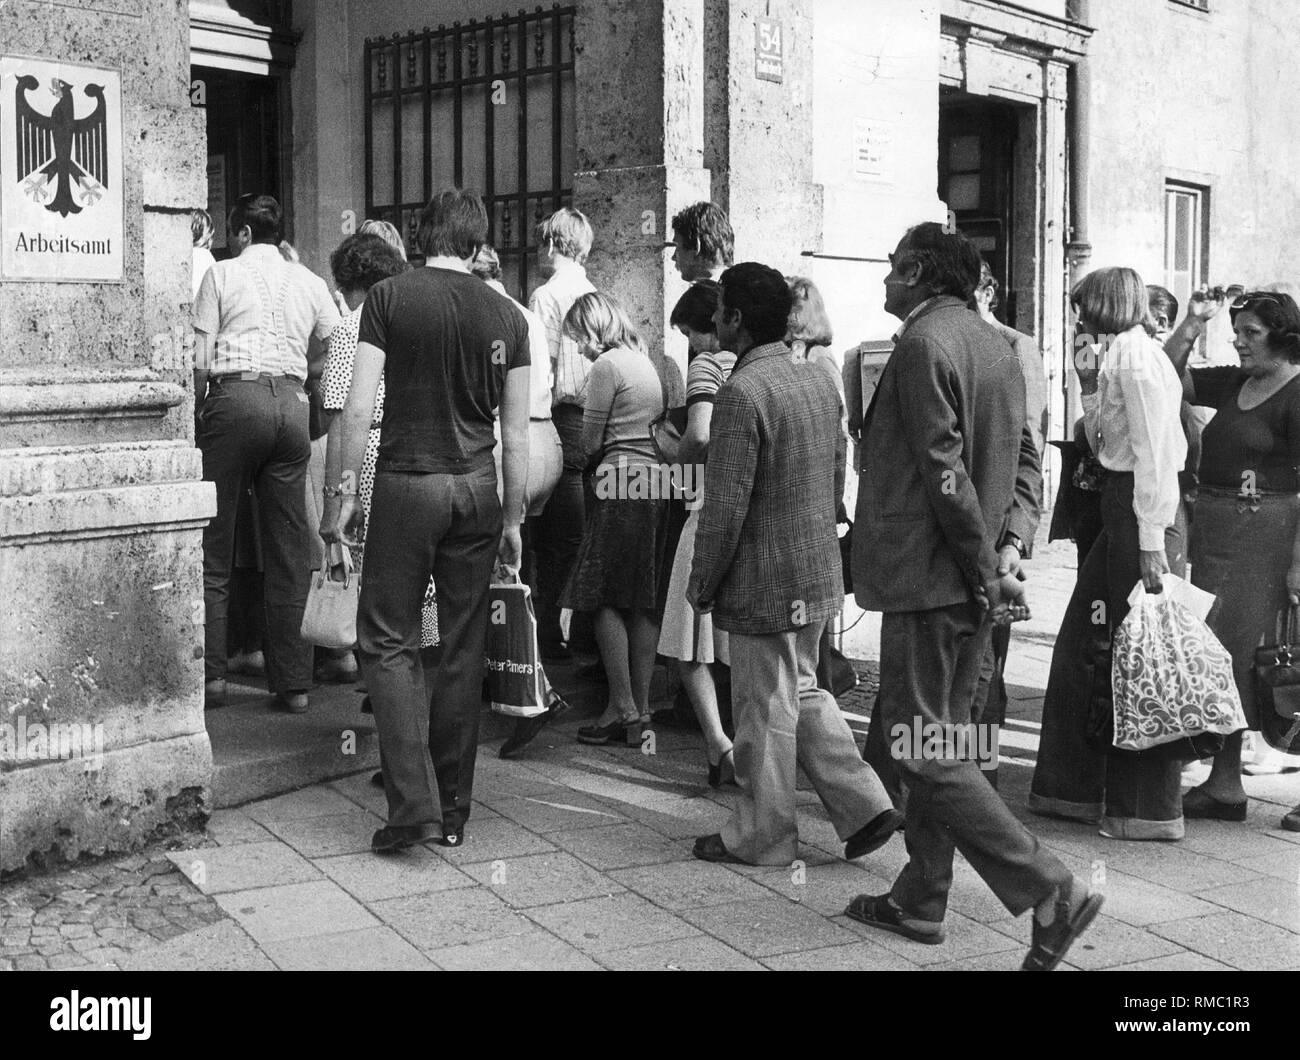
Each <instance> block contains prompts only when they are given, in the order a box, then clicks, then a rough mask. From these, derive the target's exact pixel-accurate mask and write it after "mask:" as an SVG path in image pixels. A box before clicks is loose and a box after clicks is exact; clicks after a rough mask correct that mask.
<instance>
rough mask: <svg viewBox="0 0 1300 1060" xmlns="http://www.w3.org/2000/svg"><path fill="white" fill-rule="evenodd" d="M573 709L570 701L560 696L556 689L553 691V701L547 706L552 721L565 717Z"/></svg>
mask: <svg viewBox="0 0 1300 1060" xmlns="http://www.w3.org/2000/svg"><path fill="white" fill-rule="evenodd" d="M572 709H573V708H572V707H571V706H569V702H568V700H566V699H565V698H564V697H563V696H561V695H560V693H558V692H557V691H555V689H553V688H552V689H551V701H550V702H549V703H547V704H546V712H547V714H549V715H550V717H551V720H552V721H554V720H555V719H556V718H559V717H563V716H564V715H565V714H567V713H569V711H570V710H572Z"/></svg>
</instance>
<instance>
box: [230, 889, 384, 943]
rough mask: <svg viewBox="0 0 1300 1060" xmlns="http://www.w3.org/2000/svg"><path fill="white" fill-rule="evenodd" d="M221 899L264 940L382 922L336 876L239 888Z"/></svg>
mask: <svg viewBox="0 0 1300 1060" xmlns="http://www.w3.org/2000/svg"><path fill="white" fill-rule="evenodd" d="M217 903H218V904H219V905H220V906H221V908H222V909H224V910H225V911H226V912H227V913H228V914H229V915H230V916H232V917H234V918H235V920H237V921H238V922H239V924H240V926H241V927H243V928H244V930H245V931H247V932H248V933H249V934H250V935H252V936H253V938H254V939H255V940H256V941H257V942H258V943H261V944H265V943H268V942H279V941H281V940H282V939H294V938H307V937H309V936H312V935H332V934H338V933H339V932H341V931H350V930H353V929H359V928H367V927H377V926H378V924H379V921H378V920H376V919H375V917H374V916H372V915H371V914H370V913H369V912H367V911H366V908H365V906H363V905H362V904H361V903H360V902H358V901H357V900H356V899H355V898H353V897H352V896H351V895H350V894H348V893H347V892H346V891H345V890H343V888H341V887H340V886H339V885H338V884H337V883H335V882H334V881H333V880H317V881H315V882H313V883H294V884H289V885H287V886H283V887H261V888H258V889H256V890H250V891H235V892H233V893H231V894H221V895H218V896H217Z"/></svg>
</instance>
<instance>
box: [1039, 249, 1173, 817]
mask: <svg viewBox="0 0 1300 1060" xmlns="http://www.w3.org/2000/svg"><path fill="white" fill-rule="evenodd" d="M1070 299H1071V302H1072V303H1073V305H1074V307H1075V309H1076V310H1077V311H1078V314H1079V323H1078V336H1077V340H1076V343H1075V349H1076V350H1077V351H1078V353H1077V354H1076V364H1075V368H1076V371H1077V372H1078V375H1079V383H1080V387H1081V390H1082V393H1083V408H1084V421H1085V427H1086V431H1087V436H1088V442H1089V445H1090V447H1091V448H1092V450H1093V452H1095V453H1096V454H1097V458H1098V460H1099V461H1100V462H1101V464H1102V466H1103V467H1104V468H1105V469H1106V476H1105V479H1104V481H1103V484H1102V489H1101V517H1102V523H1103V529H1102V531H1101V534H1100V535H1099V536H1098V538H1097V540H1096V543H1095V544H1094V545H1093V546H1092V549H1091V550H1090V551H1089V553H1088V557H1087V559H1086V560H1085V561H1084V563H1083V566H1082V569H1081V570H1080V571H1079V578H1078V581H1077V583H1076V584H1075V588H1074V594H1073V596H1071V598H1070V603H1069V606H1068V607H1067V608H1066V613H1065V617H1064V619H1063V621H1062V623H1061V630H1060V633H1059V634H1058V636H1057V638H1056V645H1055V647H1054V649H1053V651H1052V668H1051V673H1050V675H1049V677H1048V682H1047V693H1046V695H1045V696H1044V699H1043V728H1042V735H1041V737H1040V742H1039V748H1038V762H1037V765H1036V766H1035V769H1034V778H1033V784H1032V788H1031V790H1030V795H1029V809H1030V811H1031V812H1033V813H1038V814H1045V815H1048V816H1058V817H1067V818H1072V819H1076V820H1083V821H1098V820H1099V821H1100V824H1101V834H1102V835H1104V836H1106V837H1108V838H1111V839H1157V840H1160V839H1163V840H1174V839H1181V838H1182V837H1183V832H1184V826H1183V813H1182V803H1181V799H1180V786H1179V778H1180V774H1181V765H1180V763H1179V761H1178V760H1177V759H1175V758H1171V757H1169V756H1168V755H1167V753H1165V752H1163V751H1162V750H1161V749H1160V748H1155V749H1153V750H1148V751H1141V752H1136V753H1135V752H1130V751H1122V750H1119V749H1117V748H1115V747H1112V746H1109V743H1110V741H1109V739H1108V738H1107V739H1104V740H1103V739H1101V738H1099V737H1098V734H1097V732H1096V722H1097V720H1098V718H1097V709H1098V704H1099V703H1105V702H1106V701H1107V699H1108V698H1109V696H1108V693H1109V689H1110V682H1111V650H1112V642H1113V637H1114V634H1115V631H1116V630H1117V629H1118V628H1119V626H1120V624H1121V623H1122V622H1123V620H1124V618H1125V616H1126V615H1127V614H1128V610H1129V607H1128V596H1129V593H1130V592H1131V591H1132V589H1133V587H1134V585H1135V583H1137V582H1138V581H1139V580H1140V581H1141V582H1142V583H1143V585H1144V586H1145V588H1146V591H1147V592H1159V591H1161V577H1162V575H1163V574H1164V573H1165V572H1166V571H1170V570H1172V572H1173V573H1174V574H1177V575H1180V576H1181V575H1182V574H1183V571H1184V568H1185V557H1184V546H1183V542H1184V533H1185V531H1184V527H1185V525H1186V524H1185V520H1184V517H1183V511H1182V497H1181V494H1180V490H1179V484H1178V472H1179V470H1180V469H1181V468H1182V467H1183V464H1184V462H1185V460H1186V457H1187V440H1186V438H1184V436H1183V428H1182V422H1181V420H1180V417H1179V404H1180V401H1181V397H1182V384H1181V383H1180V381H1179V379H1178V374H1177V373H1176V372H1175V370H1174V367H1173V365H1171V364H1170V362H1169V359H1168V358H1167V357H1166V356H1165V352H1164V350H1163V349H1162V348H1161V347H1160V344H1159V343H1157V342H1156V341H1155V340H1154V339H1152V338H1150V336H1148V334H1147V333H1146V331H1145V330H1144V328H1143V326H1142V325H1143V322H1144V321H1145V320H1146V319H1147V317H1148V307H1147V292H1146V287H1145V285H1144V284H1143V283H1142V280H1141V278H1140V277H1139V276H1138V274H1137V273H1136V272H1134V271H1133V270H1132V269H1115V268H1110V269H1098V270H1097V271H1096V272H1093V273H1091V274H1089V275H1088V276H1085V277H1084V278H1083V279H1082V280H1081V281H1080V282H1079V283H1078V284H1077V285H1076V287H1075V289H1074V290H1073V291H1072V292H1071V295H1070ZM1085 344H1086V345H1085ZM1153 751H1154V752H1155V753H1153Z"/></svg>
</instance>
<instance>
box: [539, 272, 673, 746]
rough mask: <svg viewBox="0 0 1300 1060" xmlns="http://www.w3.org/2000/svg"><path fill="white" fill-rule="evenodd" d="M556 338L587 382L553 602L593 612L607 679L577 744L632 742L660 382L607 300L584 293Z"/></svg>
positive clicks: (654, 505)
mask: <svg viewBox="0 0 1300 1060" xmlns="http://www.w3.org/2000/svg"><path fill="white" fill-rule="evenodd" d="M564 329H565V333H566V334H567V335H569V337H570V338H572V339H573V340H574V341H575V342H577V343H578V345H579V346H580V347H581V348H582V350H583V351H584V353H585V354H586V356H587V357H589V358H591V360H593V361H594V362H595V363H594V364H593V365H592V369H591V376H590V377H589V379H588V381H587V396H586V400H585V404H584V412H583V424H582V444H583V450H584V452H585V454H586V457H587V462H588V466H589V467H590V466H591V464H592V463H593V462H594V461H596V460H597V459H598V460H599V465H598V466H597V467H596V469H595V472H594V474H593V476H592V490H591V491H590V494H589V496H591V497H592V498H593V500H594V503H593V504H592V506H591V507H590V508H589V509H588V514H587V523H586V526H585V527H584V529H583V535H582V545H581V546H580V547H579V549H578V555H577V558H576V559H575V560H574V564H573V573H572V574H571V575H570V576H569V583H568V585H566V586H565V588H564V592H563V593H562V594H561V596H560V606H561V607H568V608H572V609H573V610H574V611H591V612H594V613H595V626H596V644H597V646H598V647H599V649H600V656H601V662H602V663H603V664H604V666H605V673H606V674H607V675H608V677H609V703H608V705H607V706H606V708H605V712H604V713H603V714H602V715H601V716H600V718H599V719H598V720H597V722H596V724H595V725H588V726H585V727H583V728H581V729H579V730H578V739H579V740H580V741H582V742H583V743H591V744H605V743H618V742H625V743H626V744H627V745H628V746H632V747H635V746H639V745H640V743H641V735H642V731H643V729H644V727H645V726H647V725H649V723H650V678H651V675H652V673H653V671H654V661H655V647H656V645H657V644H658V641H659V615H658V611H657V607H658V600H659V593H658V588H659V582H660V567H661V565H662V559H663V554H664V533H665V521H666V516H667V499H666V498H667V497H668V495H669V493H670V492H671V490H670V488H665V486H666V484H667V483H668V477H667V475H666V474H664V473H663V470H664V469H661V468H660V464H659V458H658V456H657V454H656V452H655V447H654V443H653V442H652V441H651V437H650V423H651V421H652V420H654V419H655V418H656V417H657V416H659V414H660V413H661V412H663V409H664V391H665V386H664V383H663V382H662V379H661V376H660V374H659V372H658V371H657V370H656V367H655V364H654V363H653V362H652V361H651V359H650V355H649V352H648V351H647V350H646V347H645V344H644V343H643V342H642V340H641V338H640V336H639V335H637V333H636V332H635V330H633V328H632V325H631V323H630V322H629V321H628V318H627V314H626V313H625V312H624V311H623V309H622V307H621V306H619V304H618V303H617V302H615V301H614V300H613V299H612V298H609V297H608V296H606V295H602V294H599V293H592V294H585V295H583V296H582V297H580V298H579V299H578V300H577V301H576V302H574V303H573V307H572V308H571V309H570V310H569V314H568V316H567V317H565V320H564Z"/></svg>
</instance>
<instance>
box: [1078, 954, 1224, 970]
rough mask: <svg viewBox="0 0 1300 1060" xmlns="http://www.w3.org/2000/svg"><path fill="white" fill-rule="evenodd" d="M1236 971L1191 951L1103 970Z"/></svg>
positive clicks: (1150, 958)
mask: <svg viewBox="0 0 1300 1060" xmlns="http://www.w3.org/2000/svg"><path fill="white" fill-rule="evenodd" d="M1233 970H1234V969H1233V968H1232V967H1230V966H1229V965H1226V964H1223V963H1221V962H1220V961H1216V960H1212V959H1210V958H1209V957H1206V956H1205V955H1204V954H1200V953H1193V952H1192V951H1191V950H1179V951H1178V952H1177V953H1168V954H1166V955H1165V956H1163V957H1149V958H1147V959H1146V960H1145V961H1134V962H1133V963H1132V964H1116V965H1113V966H1111V967H1110V968H1103V969H1102V971H1106V972H1231V971H1233Z"/></svg>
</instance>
